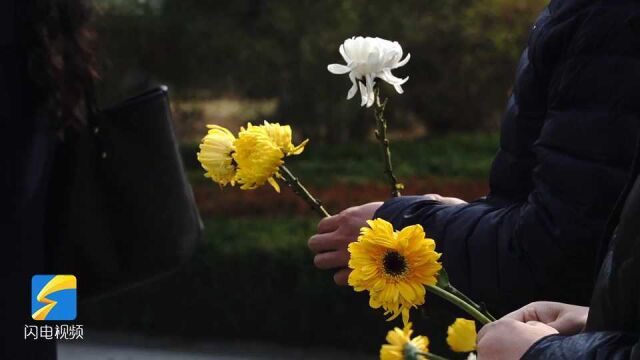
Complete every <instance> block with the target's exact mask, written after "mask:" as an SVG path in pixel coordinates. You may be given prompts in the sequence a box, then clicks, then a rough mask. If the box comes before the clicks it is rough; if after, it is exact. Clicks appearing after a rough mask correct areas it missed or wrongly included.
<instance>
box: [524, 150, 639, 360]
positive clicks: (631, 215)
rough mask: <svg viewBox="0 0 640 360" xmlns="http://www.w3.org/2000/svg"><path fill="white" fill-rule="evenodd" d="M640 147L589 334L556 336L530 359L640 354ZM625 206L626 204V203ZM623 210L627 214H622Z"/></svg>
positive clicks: (615, 219) (615, 220)
mask: <svg viewBox="0 0 640 360" xmlns="http://www.w3.org/2000/svg"><path fill="white" fill-rule="evenodd" d="M639 172H640V151H639V153H638V154H637V155H636V164H635V167H634V176H635V181H633V182H630V185H629V186H628V187H627V189H625V191H624V194H625V195H626V194H629V195H628V196H627V197H626V201H625V202H620V204H619V205H618V206H617V207H616V210H615V211H614V215H613V216H612V219H611V223H612V224H618V225H617V227H615V231H614V232H612V233H613V234H612V236H608V237H607V238H608V239H611V241H610V242H607V243H606V244H608V246H605V247H604V249H605V250H606V252H605V258H604V262H603V264H602V267H601V268H600V274H599V276H598V279H597V281H596V286H595V290H594V293H593V299H592V301H591V307H590V309H589V319H588V321H587V328H586V330H585V332H584V333H582V334H579V335H575V336H561V335H552V336H548V337H545V338H543V339H541V340H540V341H538V342H537V343H536V344H534V345H533V346H532V347H531V348H530V349H529V351H528V352H527V353H526V354H525V355H524V357H523V359H525V360H546V359H548V360H552V359H553V360H569V359H577V360H581V359H584V360H587V359H589V360H601V359H602V360H604V359H612V360H622V359H640V221H638V217H639V215H640V177H639V176H638V173H639ZM622 205H624V207H623V206H622ZM620 209H623V210H622V213H621V214H620Z"/></svg>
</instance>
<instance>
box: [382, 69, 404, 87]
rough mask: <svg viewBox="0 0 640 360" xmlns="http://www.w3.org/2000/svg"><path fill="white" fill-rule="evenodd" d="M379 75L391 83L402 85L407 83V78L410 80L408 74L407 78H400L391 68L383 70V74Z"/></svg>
mask: <svg viewBox="0 0 640 360" xmlns="http://www.w3.org/2000/svg"><path fill="white" fill-rule="evenodd" d="M379 77H380V79H382V80H384V81H386V82H388V83H389V84H391V85H402V84H404V83H406V82H407V80H409V77H408V76H407V77H406V78H404V79H400V78H398V77H395V76H394V75H393V74H392V73H391V70H389V69H384V70H383V71H382V75H380V76H379Z"/></svg>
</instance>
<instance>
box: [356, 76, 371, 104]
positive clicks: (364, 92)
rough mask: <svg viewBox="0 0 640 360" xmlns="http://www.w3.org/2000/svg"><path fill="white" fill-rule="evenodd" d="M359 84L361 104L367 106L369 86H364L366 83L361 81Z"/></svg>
mask: <svg viewBox="0 0 640 360" xmlns="http://www.w3.org/2000/svg"><path fill="white" fill-rule="evenodd" d="M358 85H360V98H361V101H360V106H365V105H366V104H367V101H368V100H369V97H368V95H367V87H366V86H364V84H363V83H362V82H360V81H358Z"/></svg>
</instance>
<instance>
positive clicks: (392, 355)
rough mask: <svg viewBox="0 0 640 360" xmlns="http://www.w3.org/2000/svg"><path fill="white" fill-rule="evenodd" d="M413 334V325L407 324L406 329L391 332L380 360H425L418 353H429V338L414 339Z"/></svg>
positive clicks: (419, 337)
mask: <svg viewBox="0 0 640 360" xmlns="http://www.w3.org/2000/svg"><path fill="white" fill-rule="evenodd" d="M412 333H413V330H411V323H407V324H406V325H405V326H404V329H400V328H394V329H393V330H391V331H389V333H387V342H388V344H384V345H382V348H381V349H380V360H404V359H425V357H424V356H422V355H418V354H417V353H419V352H421V353H426V352H429V338H427V337H426V336H416V337H415V338H413V339H412V338H411V334H412Z"/></svg>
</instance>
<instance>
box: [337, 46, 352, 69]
mask: <svg viewBox="0 0 640 360" xmlns="http://www.w3.org/2000/svg"><path fill="white" fill-rule="evenodd" d="M338 51H340V55H342V58H343V59H344V61H346V62H347V64H349V63H351V58H350V57H349V55H347V53H346V52H345V51H344V44H342V45H340V48H339V49H338Z"/></svg>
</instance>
